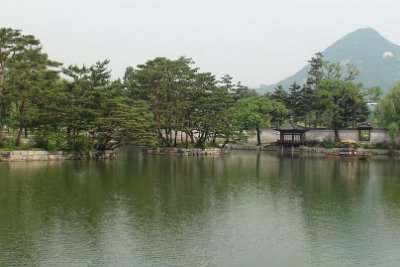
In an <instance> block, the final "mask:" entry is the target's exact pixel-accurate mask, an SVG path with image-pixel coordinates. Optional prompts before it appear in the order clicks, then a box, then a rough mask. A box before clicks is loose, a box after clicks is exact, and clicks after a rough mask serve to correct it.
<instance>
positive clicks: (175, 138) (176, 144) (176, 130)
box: [174, 130, 178, 147]
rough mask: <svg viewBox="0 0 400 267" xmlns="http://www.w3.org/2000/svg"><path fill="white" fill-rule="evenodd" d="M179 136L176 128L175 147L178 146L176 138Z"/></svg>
mask: <svg viewBox="0 0 400 267" xmlns="http://www.w3.org/2000/svg"><path fill="white" fill-rule="evenodd" d="M177 138H178V131H177V130H175V136H174V147H176V146H177V142H176V139H177Z"/></svg>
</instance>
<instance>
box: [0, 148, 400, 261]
mask: <svg viewBox="0 0 400 267" xmlns="http://www.w3.org/2000/svg"><path fill="white" fill-rule="evenodd" d="M399 173H400V160H399V159H395V158H373V159H370V160H369V161H344V160H333V159H325V158H323V157H318V156H307V155H294V156H291V155H290V154H288V155H281V154H273V153H266V152H261V153H257V152H234V153H233V154H232V155H231V156H228V157H223V158H220V157H217V158H180V157H165V156H148V155H141V154H140V153H138V152H137V151H135V150H125V151H123V152H122V153H121V154H120V157H119V159H118V160H116V161H107V162H102V161H100V162H96V161H90V162H88V161H84V162H79V161H73V162H70V161H66V162H30V163H25V162H24V163H11V164H8V163H0V266H10V265H11V266H21V265H22V266H399V265H400V175H399Z"/></svg>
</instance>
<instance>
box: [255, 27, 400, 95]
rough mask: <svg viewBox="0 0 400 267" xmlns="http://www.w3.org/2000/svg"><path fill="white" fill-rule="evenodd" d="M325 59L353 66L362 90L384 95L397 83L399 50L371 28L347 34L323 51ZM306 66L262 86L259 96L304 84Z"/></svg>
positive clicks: (399, 76) (399, 64)
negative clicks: (377, 90)
mask: <svg viewBox="0 0 400 267" xmlns="http://www.w3.org/2000/svg"><path fill="white" fill-rule="evenodd" d="M323 55H324V59H325V60H327V61H329V62H332V63H337V62H340V63H342V64H346V63H351V64H353V65H355V66H356V67H357V68H358V70H359V71H360V74H359V75H358V76H357V78H356V82H361V83H363V84H364V86H365V87H372V86H379V87H381V88H382V90H383V91H384V92H387V91H388V90H389V89H390V88H391V87H392V86H393V85H394V84H395V83H396V82H398V81H400V46H398V45H396V44H393V43H391V42H389V41H388V40H386V39H385V38H384V37H382V36H381V35H380V34H379V33H378V32H377V31H376V30H374V29H371V28H366V29H359V30H356V31H355V32H352V33H349V34H348V35H346V36H345V37H343V38H342V39H340V40H338V41H336V42H335V43H334V44H332V45H331V46H329V47H328V48H327V49H325V51H323ZM308 70H309V66H305V67H304V68H302V69H301V70H300V71H299V72H297V73H296V74H294V75H292V76H290V77H288V78H286V79H284V80H282V81H279V82H278V83H277V84H273V85H261V86H260V87H259V88H258V89H257V91H258V92H259V93H260V94H264V93H266V92H271V91H273V90H274V88H275V87H277V86H278V85H282V86H283V87H284V88H285V89H288V88H289V86H290V85H291V84H292V83H293V82H297V83H299V84H303V83H304V81H305V79H306V77H307V73H308Z"/></svg>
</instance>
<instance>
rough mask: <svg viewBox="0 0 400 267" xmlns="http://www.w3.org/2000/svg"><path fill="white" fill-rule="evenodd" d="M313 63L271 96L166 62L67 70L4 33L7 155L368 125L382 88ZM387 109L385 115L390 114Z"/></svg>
mask: <svg viewBox="0 0 400 267" xmlns="http://www.w3.org/2000/svg"><path fill="white" fill-rule="evenodd" d="M309 63H310V66H311V68H310V71H309V75H308V78H307V81H306V82H305V83H304V84H303V85H299V84H297V83H294V84H292V85H291V86H290V88H289V89H288V90H285V88H282V87H278V88H276V89H275V91H274V92H271V93H267V94H265V95H258V94H257V93H256V91H255V90H253V89H250V88H248V87H247V86H245V85H243V84H241V83H240V82H238V83H234V82H233V78H232V77H231V76H229V75H225V76H223V77H221V78H219V79H218V78H216V77H215V76H214V75H213V74H212V73H209V72H202V71H200V69H199V68H197V67H195V64H194V62H193V60H192V59H190V58H186V57H181V58H178V59H176V60H172V59H168V58H164V57H158V58H155V59H152V60H149V61H147V62H145V63H144V64H141V65H138V66H136V67H128V68H127V69H126V71H125V75H124V77H123V78H122V79H116V80H112V79H111V73H110V69H109V66H108V65H109V60H104V61H99V62H96V63H95V64H93V65H91V66H85V65H83V66H76V65H70V66H66V67H64V66H63V65H62V64H61V63H59V62H56V61H54V60H50V59H49V58H48V56H47V54H45V53H44V52H43V51H42V47H41V44H40V41H39V40H38V39H36V38H35V37H34V36H32V35H23V34H22V33H21V31H19V30H14V29H10V28H1V29H0V129H1V130H0V147H3V148H4V147H8V148H18V147H21V146H23V144H22V142H21V140H22V138H23V137H28V136H30V137H32V136H33V138H34V140H35V145H36V146H38V147H40V148H44V149H48V150H58V149H61V150H71V151H89V150H97V151H104V150H110V149H115V148H117V147H119V146H122V145H126V144H135V145H146V146H157V145H158V146H170V147H176V146H184V147H197V148H204V147H206V146H225V145H226V144H228V143H235V142H241V141H243V140H245V139H246V137H247V136H248V134H249V133H250V132H253V131H254V132H256V133H257V140H258V144H261V139H260V134H261V129H262V128H265V127H270V126H271V125H276V126H277V125H280V124H282V123H284V122H287V121H293V122H296V123H299V124H302V125H305V126H313V127H332V128H334V129H335V130H338V129H339V128H342V127H350V126H354V125H355V124H357V123H359V122H363V121H366V120H367V118H368V116H369V110H368V107H367V102H368V101H370V102H371V101H377V100H378V98H379V94H380V89H379V88H369V89H365V88H363V86H362V84H359V83H355V82H354V78H355V77H356V75H357V74H358V70H357V69H356V68H355V67H354V66H352V65H347V66H345V68H344V67H343V66H341V65H339V64H333V63H329V62H327V61H325V60H324V59H323V55H322V54H321V53H317V54H316V55H315V56H314V57H313V58H312V59H311V60H310V61H309ZM392 99H394V98H392ZM385 101H386V102H385ZM387 102H388V100H387V98H384V100H382V101H381V103H382V105H381V106H380V108H379V110H387V109H385V108H384V107H385V103H387ZM387 105H389V104H387ZM390 105H391V104H390ZM396 105H399V103H397V104H396ZM388 112H389V111H388ZM381 113H382V112H381ZM392 113H393V112H392ZM392 117H393V118H394V119H395V120H396V119H398V118H397V117H396V116H392ZM392 117H390V118H392ZM395 117H396V118H395ZM387 118H389V115H388V117H387ZM377 121H379V122H381V123H384V122H385V123H386V124H387V125H388V126H389V125H390V128H391V129H392V132H393V133H395V132H396V129H398V124H399V123H398V121H397V124H396V123H394V124H393V122H392V121H390V122H386V120H377ZM396 125H397V126H396ZM396 127H397V128H396ZM336 132H337V131H336ZM337 137H338V136H337Z"/></svg>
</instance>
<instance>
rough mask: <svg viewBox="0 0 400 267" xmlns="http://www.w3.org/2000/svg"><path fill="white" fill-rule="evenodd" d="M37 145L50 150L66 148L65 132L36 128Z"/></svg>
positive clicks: (35, 138)
mask: <svg viewBox="0 0 400 267" xmlns="http://www.w3.org/2000/svg"><path fill="white" fill-rule="evenodd" d="M34 140H35V146H36V147H38V148H42V149H45V150H49V151H57V150H66V149H67V145H66V144H67V143H66V138H65V134H64V133H63V132H57V131H45V130H36V131H35V134H34Z"/></svg>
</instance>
